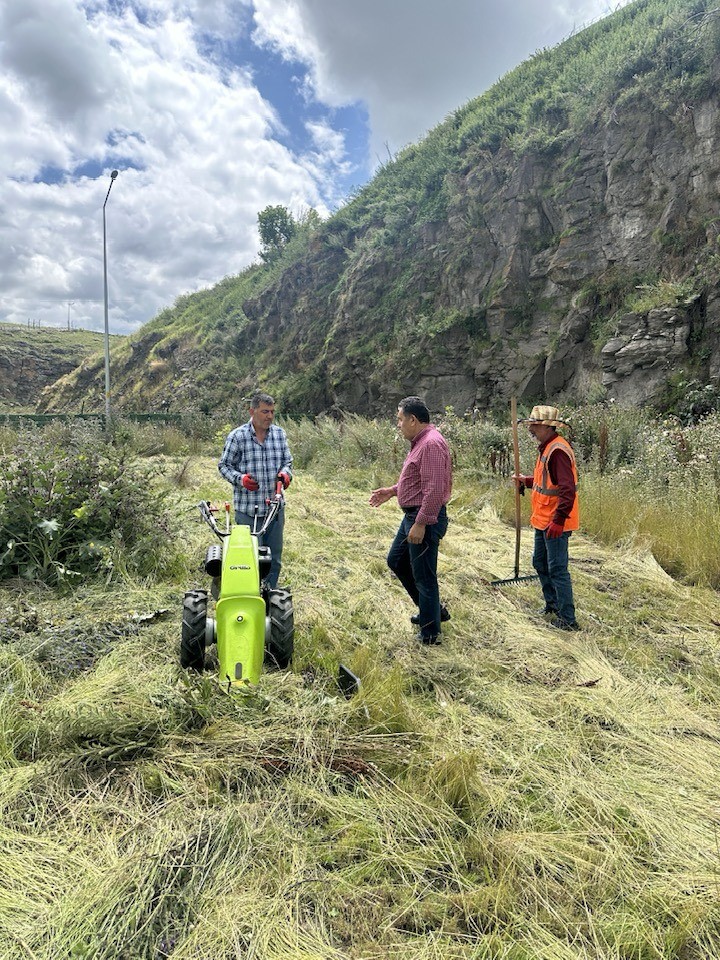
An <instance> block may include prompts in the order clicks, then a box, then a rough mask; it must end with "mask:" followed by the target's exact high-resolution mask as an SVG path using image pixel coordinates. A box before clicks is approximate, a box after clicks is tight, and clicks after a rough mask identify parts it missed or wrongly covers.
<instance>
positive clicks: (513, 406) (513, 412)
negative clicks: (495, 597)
mask: <svg viewBox="0 0 720 960" xmlns="http://www.w3.org/2000/svg"><path fill="white" fill-rule="evenodd" d="M510 420H511V422H512V436H513V455H514V458H515V476H516V477H518V476H520V442H519V440H518V418H517V400H516V399H515V397H511V398H510ZM514 486H515V576H513V577H507V578H506V579H504V580H491V581H490V586H491V587H499V586H503V585H504V584H517V583H527V582H528V581H529V580H537V579H538V576H537V574H536V573H533V574H528V575H527V576H524V577H521V576H520V519H521V518H520V487H519V486H518V484H517V483H516V484H514Z"/></svg>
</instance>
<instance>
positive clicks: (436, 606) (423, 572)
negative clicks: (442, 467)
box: [387, 507, 448, 639]
mask: <svg viewBox="0 0 720 960" xmlns="http://www.w3.org/2000/svg"><path fill="white" fill-rule="evenodd" d="M417 513H418V511H417V509H413V510H410V511H409V512H406V513H405V516H404V517H403V518H402V522H401V524H400V527H399V528H398V532H397V534H396V535H395V539H394V540H393V543H392V546H391V547H390V552H389V553H388V557H387V563H388V566H389V567H390V569H391V570H392V572H393V573H394V574H395V576H396V577H397V578H398V580H399V581H400V583H401V584H402V585H403V586H404V587H405V589H406V590H407V592H408V594H409V595H410V598H411V599H412V601H413V602H414V603H415V604H416V605H417V606H418V607H419V610H420V633H421V634H422V636H423V637H424V638H427V639H429V638H430V637H436V636H437V635H438V634H439V633H440V590H439V588H438V581H437V558H438V546H439V545H440V541H441V540H442V538H443V537H444V536H445V533H446V532H447V526H448V519H447V511H446V509H445V507H443V508H442V509H441V510H440V513H439V514H438V518H437V523H432V524H428V525H427V526H426V527H425V536H424V537H423V541H422V543H408V539H407V535H408V533H409V532H410V527H412V525H413V524H414V523H415V517H416V516H417Z"/></svg>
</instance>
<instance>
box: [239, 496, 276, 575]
mask: <svg viewBox="0 0 720 960" xmlns="http://www.w3.org/2000/svg"><path fill="white" fill-rule="evenodd" d="M235 523H241V524H242V525H243V526H245V527H250V529H251V530H252V526H253V523H254V519H253V517H251V516H250V515H249V514H248V513H241V512H240V511H239V510H236V511H235ZM257 525H258V529H260V527H261V526H262V525H263V518H262V517H258V523H257ZM284 530H285V507H281V508H280V510H279V511H278V514H277V516H276V517H275V519H274V520H273V522H272V523H271V524H270V526H269V527H268V529H267V530H266V531H265V533H264V534H263V535H262V536H261V537H260V546H261V547H270V573H269V574H268V575H267V579H266V581H265V582H266V583H267V585H268V586H269V587H270V589H271V590H274V589H275V587H276V586H277V582H278V579H279V577H280V567H281V566H282V563H281V561H282V550H283V531H284Z"/></svg>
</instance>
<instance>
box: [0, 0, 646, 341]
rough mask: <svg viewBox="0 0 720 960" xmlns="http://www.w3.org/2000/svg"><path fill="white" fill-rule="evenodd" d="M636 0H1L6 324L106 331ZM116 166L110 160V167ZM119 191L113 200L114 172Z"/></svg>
mask: <svg viewBox="0 0 720 960" xmlns="http://www.w3.org/2000/svg"><path fill="white" fill-rule="evenodd" d="M625 2H627V0H620V2H617V0H616V2H613V3H608V2H607V0H512V2H509V0H2V3H1V4H0V321H10V322H16V323H24V324H26V323H28V322H30V323H34V324H41V325H42V326H58V327H67V326H68V325H69V326H71V327H72V328H79V327H83V328H86V329H91V330H102V329H103V328H104V283H103V208H104V211H105V222H106V249H107V260H108V301H109V328H110V332H111V333H115V334H127V333H131V332H133V331H134V330H137V329H138V328H139V327H140V326H141V325H142V324H143V323H145V322H147V321H148V320H150V319H152V317H154V316H155V315H156V314H157V313H158V312H159V311H160V310H162V309H163V308H165V307H167V306H171V305H172V304H173V303H174V301H175V300H176V298H177V297H179V296H181V295H183V294H185V293H188V292H192V291H194V290H198V289H201V288H204V287H209V286H212V285H213V284H214V283H216V282H218V281H219V280H221V279H222V278H223V277H226V276H229V275H235V274H237V273H239V272H240V271H241V270H243V269H244V268H245V267H246V266H248V265H249V264H250V263H252V262H254V261H256V260H257V259H258V250H259V239H258V233H257V214H258V212H259V211H260V210H262V209H264V208H265V207H266V206H268V204H282V205H284V206H286V207H287V208H288V209H289V210H290V211H291V212H292V213H293V214H294V215H295V216H296V217H300V216H302V215H303V213H304V212H306V211H307V210H309V209H310V208H311V207H312V208H315V209H316V210H317V211H318V212H319V213H320V214H321V215H322V216H323V217H325V216H328V215H329V214H331V213H332V212H333V211H334V210H337V209H338V207H340V206H341V205H342V204H343V202H344V201H345V199H346V198H347V197H348V195H349V194H350V193H351V192H352V191H353V190H354V189H357V187H359V186H361V185H362V184H364V183H366V182H367V181H368V179H369V178H370V177H371V176H372V174H373V170H374V169H376V168H377V166H378V164H379V163H381V162H384V161H386V160H387V159H388V157H389V156H392V155H394V154H395V153H396V152H397V151H398V150H399V149H401V148H402V147H404V146H406V145H407V144H409V143H413V142H415V141H417V140H420V139H422V137H423V136H424V135H425V134H426V133H427V132H428V131H429V130H431V129H432V128H433V127H434V126H436V125H437V124H438V123H440V122H441V121H442V120H444V119H445V117H446V116H447V115H448V114H450V113H451V112H452V111H453V110H455V109H456V108H457V107H459V106H461V105H462V104H463V103H466V102H467V101H468V100H471V99H472V98H474V97H476V96H479V95H480V94H481V93H483V92H484V91H485V90H486V89H488V87H490V86H492V84H493V83H494V82H495V81H496V80H497V79H499V77H501V76H502V75H503V74H505V73H507V72H508V70H511V69H512V68H513V67H515V66H517V64H519V63H520V62H522V61H523V60H525V59H527V58H528V57H529V56H531V55H532V54H533V53H534V52H536V51H537V50H540V49H543V48H545V47H549V46H553V45H554V44H556V43H558V42H559V41H561V40H562V39H563V38H565V37H567V36H568V35H569V34H571V33H572V32H573V31H575V30H578V29H580V28H581V27H582V26H584V25H586V24H587V23H590V22H592V21H593V20H597V19H598V18H600V17H603V16H606V15H607V14H609V13H611V12H612V11H613V10H615V9H617V8H618V7H620V6H623V5H624V3H625ZM112 170H118V176H117V178H116V179H115V180H114V181H111V179H110V173H111V171H112ZM111 182H112V189H111V190H110V194H109V195H108V188H109V187H110V185H111Z"/></svg>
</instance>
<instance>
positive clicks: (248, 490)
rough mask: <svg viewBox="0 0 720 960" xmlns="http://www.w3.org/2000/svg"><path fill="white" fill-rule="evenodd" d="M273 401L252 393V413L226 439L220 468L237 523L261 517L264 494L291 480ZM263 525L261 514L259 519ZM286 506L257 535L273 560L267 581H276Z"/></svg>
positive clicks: (266, 496)
mask: <svg viewBox="0 0 720 960" xmlns="http://www.w3.org/2000/svg"><path fill="white" fill-rule="evenodd" d="M274 419H275V401H274V400H273V398H272V397H271V396H270V395H269V394H267V393H256V394H255V396H254V397H253V398H252V400H251V401H250V419H249V420H248V422H247V423H244V424H243V425H242V426H241V427H237V428H236V429H235V430H233V431H232V432H231V433H230V434H229V435H228V438H227V440H226V441H225V449H224V450H223V453H222V457H221V458H220V463H219V464H218V470H219V471H220V473H221V474H222V476H223V477H225V479H226V480H227V481H228V483H231V484H232V486H233V501H234V506H235V523H242V524H245V526H248V527H252V525H253V522H254V519H255V514H256V512H257V515H258V517H264V516H265V514H266V513H267V511H268V505H267V502H266V501H267V500H269V499H271V498H272V497H274V496H275V485H276V483H277V481H278V480H281V481H282V485H283V487H284V488H285V489H286V490H287V488H288V487H289V486H290V481H291V480H292V462H293V461H292V456H291V454H290V448H289V447H288V442H287V437H286V436H285V431H284V430H283V429H282V427H278V426H277V425H276V424H274V423H273V420H274ZM258 526H262V520H259V521H258ZM284 528H285V506H284V504H283V506H282V507H281V509H280V510H279V511H278V513H277V515H276V517H275V519H274V520H273V522H272V523H271V524H270V526H269V527H268V529H267V530H266V531H265V533H264V534H263V535H262V537H261V538H260V540H261V544H263V545H264V546H268V547H270V555H271V565H270V573H269V574H268V577H267V584H268V586H269V587H270V589H271V590H274V589H275V587H276V586H277V582H278V578H279V576H280V566H281V560H282V548H283V531H284Z"/></svg>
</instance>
